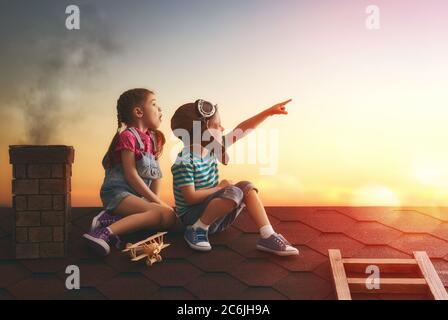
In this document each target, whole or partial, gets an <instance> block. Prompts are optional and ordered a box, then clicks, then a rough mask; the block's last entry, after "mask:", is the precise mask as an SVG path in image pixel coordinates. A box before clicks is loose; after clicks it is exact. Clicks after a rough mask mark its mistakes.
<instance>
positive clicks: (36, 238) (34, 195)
mask: <svg viewBox="0 0 448 320" xmlns="http://www.w3.org/2000/svg"><path fill="white" fill-rule="evenodd" d="M9 157H10V163H11V164H12V165H13V180H12V193H13V207H14V211H15V228H14V230H15V232H14V245H15V248H14V249H15V254H16V258H18V259H33V258H54V257H64V256H65V255H66V253H67V238H68V226H69V224H70V211H71V205H70V192H71V175H72V163H73V160H74V149H73V147H69V146H33V145H31V146H28V145H17V146H9Z"/></svg>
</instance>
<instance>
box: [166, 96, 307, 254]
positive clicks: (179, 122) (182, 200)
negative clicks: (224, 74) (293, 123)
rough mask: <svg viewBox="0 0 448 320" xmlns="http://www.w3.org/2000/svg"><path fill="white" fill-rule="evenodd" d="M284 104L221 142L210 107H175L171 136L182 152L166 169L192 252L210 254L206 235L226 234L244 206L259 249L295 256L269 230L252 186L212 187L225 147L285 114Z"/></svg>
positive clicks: (218, 124) (215, 112)
mask: <svg viewBox="0 0 448 320" xmlns="http://www.w3.org/2000/svg"><path fill="white" fill-rule="evenodd" d="M290 101H291V100H288V101H285V102H282V103H279V104H276V105H275V106H273V107H271V108H269V109H267V110H265V111H263V112H261V113H259V114H258V115H256V116H254V117H252V118H250V119H248V120H246V121H244V122H242V123H241V124H240V125H238V126H237V127H236V128H235V129H234V130H233V131H232V132H230V133H229V134H228V135H227V136H226V137H223V135H222V132H223V131H224V128H223V127H222V126H221V120H220V116H219V112H218V109H217V106H216V105H213V104H211V103H210V102H207V101H204V100H197V101H196V102H195V103H188V104H185V105H183V106H181V107H180V108H179V109H177V111H176V112H175V114H174V116H173V118H172V119H171V129H172V130H173V132H174V134H175V136H177V137H178V138H180V139H181V140H183V142H184V147H185V148H184V149H183V150H182V152H181V153H179V155H178V157H177V159H176V162H175V163H174V164H173V166H172V167H171V171H172V174H173V189H174V197H175V200H176V209H177V210H176V212H177V213H176V214H177V215H178V217H179V219H180V220H181V222H182V223H183V224H184V225H185V226H186V230H185V234H184V238H185V241H186V242H187V244H188V245H189V246H190V247H191V248H192V249H195V250H200V251H209V250H211V245H210V243H209V240H208V234H209V233H210V234H213V233H215V232H219V231H222V230H224V229H226V228H227V227H228V226H229V225H230V224H232V223H233V222H234V221H235V219H236V218H237V217H238V215H239V214H240V212H241V210H242V209H243V208H244V207H246V208H247V212H248V214H249V215H250V216H251V218H252V219H253V221H254V222H255V224H256V225H257V226H258V228H259V230H260V239H259V240H258V243H257V248H258V249H259V250H263V251H267V252H270V253H274V254H276V255H280V256H288V255H297V254H298V253H299V252H298V250H297V249H296V248H294V247H292V246H291V244H290V243H289V242H288V241H287V240H286V239H285V238H284V237H283V236H282V235H281V234H278V233H276V232H275V231H274V229H273V228H272V226H271V223H270V222H269V219H268V217H267V215H266V211H265V209H264V207H263V204H262V203H261V201H260V198H259V196H258V190H257V189H256V188H255V187H254V186H253V185H252V183H250V182H247V181H243V182H239V183H237V184H235V185H234V184H232V183H231V182H230V181H228V180H222V181H221V182H218V177H219V176H218V169H217V159H219V160H220V161H221V162H223V163H224V164H227V159H228V157H227V155H226V154H225V148H226V147H227V146H229V145H230V144H232V143H234V142H236V141H237V140H239V139H241V138H242V137H243V136H244V135H245V134H246V133H248V132H249V131H250V130H252V129H255V128H256V127H257V126H258V125H259V124H260V123H261V122H263V121H264V120H266V119H267V118H268V117H269V116H272V115H277V114H287V112H286V109H285V105H286V104H287V103H289V102H290ZM198 131H199V132H198ZM198 136H199V137H200V138H199V141H193V143H191V141H190V138H191V137H193V139H195V138H194V137H198ZM206 136H208V137H209V138H211V139H212V140H213V141H214V146H213V147H210V146H211V145H213V143H209V142H206V141H205V140H208V139H207V138H205V137H206ZM185 139H187V140H185ZM196 140H198V139H196ZM216 142H219V143H216ZM212 149H213V150H212ZM217 154H218V156H217Z"/></svg>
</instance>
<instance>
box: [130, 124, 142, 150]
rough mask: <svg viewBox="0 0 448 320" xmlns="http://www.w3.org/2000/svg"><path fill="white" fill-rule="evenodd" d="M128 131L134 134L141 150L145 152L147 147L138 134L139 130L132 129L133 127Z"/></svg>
mask: <svg viewBox="0 0 448 320" xmlns="http://www.w3.org/2000/svg"><path fill="white" fill-rule="evenodd" d="M128 130H129V131H131V132H132V133H133V134H134V136H135V138H137V142H138V145H139V147H140V150H142V151H144V150H145V145H144V144H143V141H142V138H141V137H140V134H139V133H138V132H137V130H135V128H132V127H130V128H128Z"/></svg>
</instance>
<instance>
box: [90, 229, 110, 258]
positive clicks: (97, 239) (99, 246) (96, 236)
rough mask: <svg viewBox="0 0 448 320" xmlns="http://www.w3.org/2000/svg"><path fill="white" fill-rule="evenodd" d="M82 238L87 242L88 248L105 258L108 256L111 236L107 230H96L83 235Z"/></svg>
mask: <svg viewBox="0 0 448 320" xmlns="http://www.w3.org/2000/svg"><path fill="white" fill-rule="evenodd" d="M83 238H85V239H87V240H89V245H90V247H91V248H92V249H93V250H95V251H96V252H97V253H99V254H100V255H102V256H107V255H108V254H109V252H110V245H109V244H110V240H111V234H110V231H109V229H108V228H97V229H95V230H93V231H90V232H89V233H85V234H84V235H83Z"/></svg>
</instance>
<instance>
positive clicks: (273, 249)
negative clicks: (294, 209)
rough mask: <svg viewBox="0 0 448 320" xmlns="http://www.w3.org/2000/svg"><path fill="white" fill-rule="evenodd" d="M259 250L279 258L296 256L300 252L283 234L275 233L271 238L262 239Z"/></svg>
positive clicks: (259, 242) (259, 241) (258, 243)
mask: <svg viewBox="0 0 448 320" xmlns="http://www.w3.org/2000/svg"><path fill="white" fill-rule="evenodd" d="M257 249H258V250H261V251H266V252H269V253H273V254H276V255H278V256H296V255H298V254H299V250H297V249H296V248H294V247H293V246H292V245H291V244H290V243H289V242H288V241H287V240H286V239H285V238H284V237H283V236H282V235H281V234H278V233H274V234H272V235H271V236H270V237H269V238H266V239H263V238H260V239H259V240H258V242H257Z"/></svg>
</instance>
